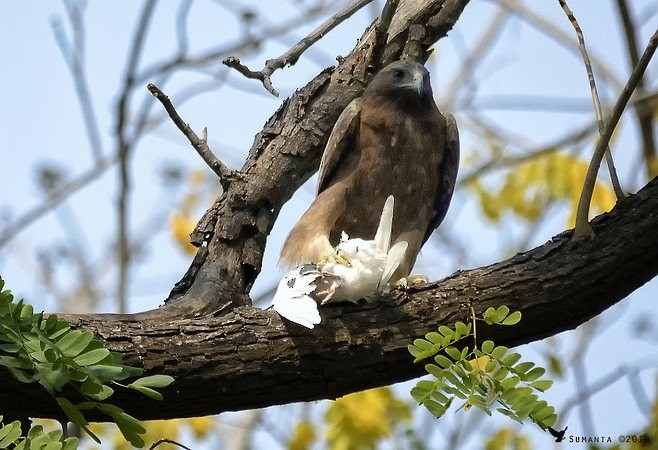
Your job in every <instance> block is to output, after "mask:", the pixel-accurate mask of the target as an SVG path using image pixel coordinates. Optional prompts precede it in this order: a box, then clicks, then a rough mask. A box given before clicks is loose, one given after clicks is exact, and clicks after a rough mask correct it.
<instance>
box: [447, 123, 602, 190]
mask: <svg viewBox="0 0 658 450" xmlns="http://www.w3.org/2000/svg"><path fill="white" fill-rule="evenodd" d="M593 129H594V124H591V123H590V124H587V125H586V126H584V127H583V128H581V129H578V130H576V131H574V132H570V133H569V134H567V135H566V136H563V137H561V138H559V139H558V140H556V141H554V142H551V143H549V144H546V145H543V146H541V147H538V148H536V149H533V150H530V151H528V152H527V153H525V154H522V155H519V156H503V157H497V158H493V159H491V160H490V161H487V162H486V163H484V164H482V165H480V166H478V167H477V168H475V169H473V170H472V171H471V172H469V173H468V174H466V175H465V176H464V177H462V179H461V180H460V181H459V183H458V185H459V186H463V185H466V184H468V183H469V182H471V181H472V180H473V179H475V178H478V177H481V176H482V175H484V174H485V173H486V172H488V171H490V170H494V169H502V168H505V167H510V166H514V165H517V164H520V163H523V162H526V161H530V160H532V159H534V158H538V157H540V156H543V155H546V154H548V153H552V152H555V151H558V150H560V149H561V148H562V147H564V146H566V145H573V144H577V143H578V142H580V141H582V140H584V139H587V138H588V137H589V136H590V135H591V134H592V132H593Z"/></svg>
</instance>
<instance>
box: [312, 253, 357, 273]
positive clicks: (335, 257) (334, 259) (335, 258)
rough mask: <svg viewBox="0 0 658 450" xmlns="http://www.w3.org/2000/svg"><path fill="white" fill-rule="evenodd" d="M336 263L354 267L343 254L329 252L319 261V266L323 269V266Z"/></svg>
mask: <svg viewBox="0 0 658 450" xmlns="http://www.w3.org/2000/svg"><path fill="white" fill-rule="evenodd" d="M330 263H334V264H340V265H341V266H345V267H352V264H351V263H350V262H349V261H348V260H347V259H345V258H343V257H342V256H340V255H339V254H337V253H329V254H328V255H326V256H325V257H324V258H322V259H321V260H320V262H318V268H320V269H322V267H323V266H325V265H327V264H330Z"/></svg>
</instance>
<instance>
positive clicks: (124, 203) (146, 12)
mask: <svg viewBox="0 0 658 450" xmlns="http://www.w3.org/2000/svg"><path fill="white" fill-rule="evenodd" d="M155 4H156V2H155V0H150V1H148V2H146V3H145V4H144V7H143V9H142V12H141V14H140V18H139V21H138V23H137V28H136V29H135V35H134V37H133V39H132V42H133V45H132V47H131V49H130V53H129V55H128V60H127V61H126V72H125V75H124V82H123V90H122V94H121V96H120V98H119V103H118V105H117V117H118V119H117V125H116V136H117V141H118V152H117V153H118V156H119V199H118V204H117V211H118V214H117V216H118V217H117V222H118V223H117V228H118V231H117V246H118V263H119V278H118V281H117V307H118V310H119V313H125V312H126V309H127V296H128V295H127V293H128V275H129V273H130V263H131V253H130V240H129V237H128V225H129V224H128V209H129V208H128V207H129V205H128V203H129V197H130V168H129V165H130V154H131V149H132V146H133V143H132V142H130V141H129V140H128V139H127V136H126V123H127V121H128V114H129V113H128V107H129V99H130V95H131V94H132V90H133V86H134V84H135V73H136V71H137V65H138V62H139V58H140V56H141V54H142V50H143V49H144V43H145V42H146V35H147V32H148V28H149V23H150V20H151V17H153V12H154V10H155Z"/></svg>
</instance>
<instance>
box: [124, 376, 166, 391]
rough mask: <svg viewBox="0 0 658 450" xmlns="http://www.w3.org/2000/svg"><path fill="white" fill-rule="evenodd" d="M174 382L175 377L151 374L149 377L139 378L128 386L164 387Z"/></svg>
mask: <svg viewBox="0 0 658 450" xmlns="http://www.w3.org/2000/svg"><path fill="white" fill-rule="evenodd" d="M173 382H174V377H172V376H169V375H150V376H148V377H142V378H138V379H137V380H135V381H133V382H132V383H130V384H129V385H128V386H146V387H152V388H163V387H167V386H169V385H170V384H171V383H173Z"/></svg>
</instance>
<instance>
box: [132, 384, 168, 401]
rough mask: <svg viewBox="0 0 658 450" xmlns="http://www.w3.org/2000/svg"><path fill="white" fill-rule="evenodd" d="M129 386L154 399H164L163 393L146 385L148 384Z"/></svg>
mask: <svg viewBox="0 0 658 450" xmlns="http://www.w3.org/2000/svg"><path fill="white" fill-rule="evenodd" d="M128 386H129V387H131V388H133V389H135V390H136V391H138V392H141V393H142V394H144V395H146V396H147V397H150V398H152V399H153V400H162V394H161V393H159V392H158V391H156V390H155V389H151V388H150V387H146V386H133V385H130V384H129V385H128Z"/></svg>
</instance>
